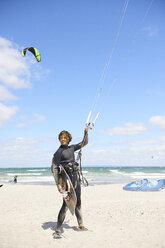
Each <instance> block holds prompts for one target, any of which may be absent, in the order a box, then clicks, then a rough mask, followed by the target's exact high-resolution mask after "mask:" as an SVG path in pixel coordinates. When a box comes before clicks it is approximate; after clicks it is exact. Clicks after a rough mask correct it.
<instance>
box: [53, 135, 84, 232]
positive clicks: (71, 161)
mask: <svg viewBox="0 0 165 248" xmlns="http://www.w3.org/2000/svg"><path fill="white" fill-rule="evenodd" d="M87 143H88V133H87V132H86V131H84V138H83V140H82V142H80V143H78V144H76V145H71V146H62V145H61V146H60V147H59V149H58V150H57V151H56V153H55V154H54V156H53V160H52V167H51V170H52V173H53V175H54V178H55V182H56V184H59V179H60V175H59V174H60V170H59V165H60V164H61V165H62V166H63V167H64V168H65V170H66V172H67V173H68V176H69V177H70V180H71V182H72V184H73V187H74V189H75V192H76V196H77V204H76V208H75V214H76V217H77V221H78V224H79V225H81V224H82V223H83V220H82V214H81V181H80V176H79V173H78V164H77V163H75V155H74V152H75V151H77V150H79V149H81V148H82V147H83V146H85V145H86V144H87ZM67 210H68V207H67V205H66V202H65V201H64V200H63V205H62V207H61V209H60V212H59V214H58V221H57V229H59V228H60V227H61V225H62V223H63V221H64V219H65V215H66V211H67Z"/></svg>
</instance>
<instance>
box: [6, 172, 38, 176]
mask: <svg viewBox="0 0 165 248" xmlns="http://www.w3.org/2000/svg"><path fill="white" fill-rule="evenodd" d="M7 175H8V176H15V175H17V176H41V175H42V173H8V174H7Z"/></svg>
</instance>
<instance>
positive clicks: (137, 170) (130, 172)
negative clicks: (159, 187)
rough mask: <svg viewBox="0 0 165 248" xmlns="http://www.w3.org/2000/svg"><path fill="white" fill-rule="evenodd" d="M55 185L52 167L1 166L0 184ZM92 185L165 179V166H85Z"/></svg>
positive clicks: (87, 177) (85, 171)
mask: <svg viewBox="0 0 165 248" xmlns="http://www.w3.org/2000/svg"><path fill="white" fill-rule="evenodd" d="M15 175H17V183H18V184H42V185H43V184H45V185H54V184H55V182H54V178H53V176H52V173H51V170H50V168H0V184H12V183H14V182H13V179H14V176H15ZM83 175H84V176H85V178H86V179H87V180H88V182H89V184H90V185H95V184H111V183H129V182H132V181H134V180H137V179H144V178H148V179H151V178H153V179H165V167H83Z"/></svg>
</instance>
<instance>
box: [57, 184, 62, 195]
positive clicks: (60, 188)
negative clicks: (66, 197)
mask: <svg viewBox="0 0 165 248" xmlns="http://www.w3.org/2000/svg"><path fill="white" fill-rule="evenodd" d="M57 189H58V191H59V192H60V193H62V187H61V185H60V184H57Z"/></svg>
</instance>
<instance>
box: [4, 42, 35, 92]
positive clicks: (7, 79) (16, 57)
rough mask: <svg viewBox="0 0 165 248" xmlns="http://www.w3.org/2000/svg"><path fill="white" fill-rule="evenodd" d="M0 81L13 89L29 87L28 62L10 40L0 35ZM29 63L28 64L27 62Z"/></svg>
mask: <svg viewBox="0 0 165 248" xmlns="http://www.w3.org/2000/svg"><path fill="white" fill-rule="evenodd" d="M0 58H1V59H0V82H1V83H3V84H4V85H6V86H7V87H10V88H13V89H20V88H29V87H30V81H29V79H30V70H29V67H30V63H29V60H28V59H27V60H25V59H23V57H22V56H21V51H19V50H18V48H17V47H16V45H15V44H14V43H12V42H11V41H9V40H7V39H5V38H2V37H0ZM28 63H29V64H28Z"/></svg>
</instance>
